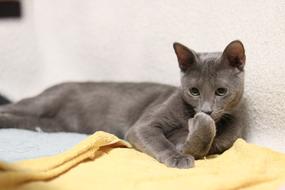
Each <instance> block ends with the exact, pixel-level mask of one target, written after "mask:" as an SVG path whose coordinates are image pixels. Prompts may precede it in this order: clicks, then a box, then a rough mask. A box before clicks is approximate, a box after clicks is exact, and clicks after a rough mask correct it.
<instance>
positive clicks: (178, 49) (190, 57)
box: [173, 42, 196, 72]
mask: <svg viewBox="0 0 285 190" xmlns="http://www.w3.org/2000/svg"><path fill="white" fill-rule="evenodd" d="M173 48H174V50H175V53H176V56H177V59H178V63H179V67H180V70H181V71H182V72H186V71H187V70H188V69H189V68H190V67H191V66H192V65H193V64H194V63H195V61H196V58H195V52H194V51H193V50H190V49H189V48H187V47H186V46H184V45H182V44H180V43H178V42H175V43H174V44H173Z"/></svg>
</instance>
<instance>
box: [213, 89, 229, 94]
mask: <svg viewBox="0 0 285 190" xmlns="http://www.w3.org/2000/svg"><path fill="white" fill-rule="evenodd" d="M227 92H228V90H227V89H226V88H218V89H217V90H216V92H215V94H216V95H217V96H224V95H226V94H227Z"/></svg>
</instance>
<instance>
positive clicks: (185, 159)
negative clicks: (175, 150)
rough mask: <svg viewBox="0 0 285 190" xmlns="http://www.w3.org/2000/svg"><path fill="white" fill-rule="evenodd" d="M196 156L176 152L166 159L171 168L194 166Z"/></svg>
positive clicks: (166, 163)
mask: <svg viewBox="0 0 285 190" xmlns="http://www.w3.org/2000/svg"><path fill="white" fill-rule="evenodd" d="M194 161H195V159H194V157H193V156H191V155H180V154H175V155H173V156H170V157H169V158H167V159H166V160H165V162H164V163H165V165H167V166H168V167H171V168H192V167H194Z"/></svg>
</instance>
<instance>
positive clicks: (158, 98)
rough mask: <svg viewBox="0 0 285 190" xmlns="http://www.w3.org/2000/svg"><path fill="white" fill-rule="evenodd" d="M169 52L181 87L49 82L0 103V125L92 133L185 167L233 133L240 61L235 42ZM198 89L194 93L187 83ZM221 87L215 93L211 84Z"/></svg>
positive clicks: (227, 142) (219, 148) (237, 129)
mask: <svg viewBox="0 0 285 190" xmlns="http://www.w3.org/2000/svg"><path fill="white" fill-rule="evenodd" d="M174 49H175V52H176V55H177V58H178V62H179V67H180V69H181V75H182V76H181V86H180V87H174V86H169V85H163V84H155V83H113V82H101V83H96V82H85V83H75V82H71V83H64V84H59V85H56V86H53V87H51V88H49V89H47V90H45V91H44V92H42V93H41V94H40V95H38V96H36V97H32V98H27V99H23V100H21V101H19V102H17V103H11V104H8V105H3V106H1V107H0V127H1V128H25V129H30V130H38V129H39V127H40V129H41V130H43V131H45V132H59V131H66V132H78V133H87V134H92V133H94V132H95V131H99V130H102V131H106V132H109V133H113V134H115V135H117V136H119V137H120V138H124V139H126V140H128V141H129V142H130V143H131V144H132V145H133V146H134V147H135V148H137V149H138V150H141V151H143V152H145V153H147V154H149V155H151V156H153V157H154V158H156V159H157V160H158V161H160V162H162V163H164V164H166V165H167V166H169V167H177V168H189V167H193V166H194V158H196V159H198V158H202V157H204V156H206V155H208V154H213V153H221V152H223V151H224V150H226V149H228V148H229V147H230V146H231V145H232V144H233V142H234V141H235V140H236V139H237V138H239V137H241V134H242V125H241V124H240V119H239V117H238V110H239V103H240V101H241V97H242V94H243V80H244V71H243V66H244V64H245V55H244V48H243V45H242V43H241V42H240V41H233V42H231V43H230V44H229V45H228V46H227V47H226V49H225V50H224V52H221V53H195V52H194V51H193V50H190V49H188V48H187V47H185V46H183V45H182V44H179V43H174ZM193 87H195V88H198V89H199V91H200V95H199V96H197V97H194V96H193V95H191V93H189V89H190V88H193ZM221 87H224V88H227V90H228V92H227V94H226V95H225V96H217V95H216V94H215V91H216V90H217V88H221Z"/></svg>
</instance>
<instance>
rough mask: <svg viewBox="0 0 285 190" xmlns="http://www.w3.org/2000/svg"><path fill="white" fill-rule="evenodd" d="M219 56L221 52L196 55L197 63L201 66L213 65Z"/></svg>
mask: <svg viewBox="0 0 285 190" xmlns="http://www.w3.org/2000/svg"><path fill="white" fill-rule="evenodd" d="M221 56H222V52H210V53H197V58H198V62H199V63H201V64H212V63H215V62H216V61H217V60H218V59H220V58H221Z"/></svg>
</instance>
